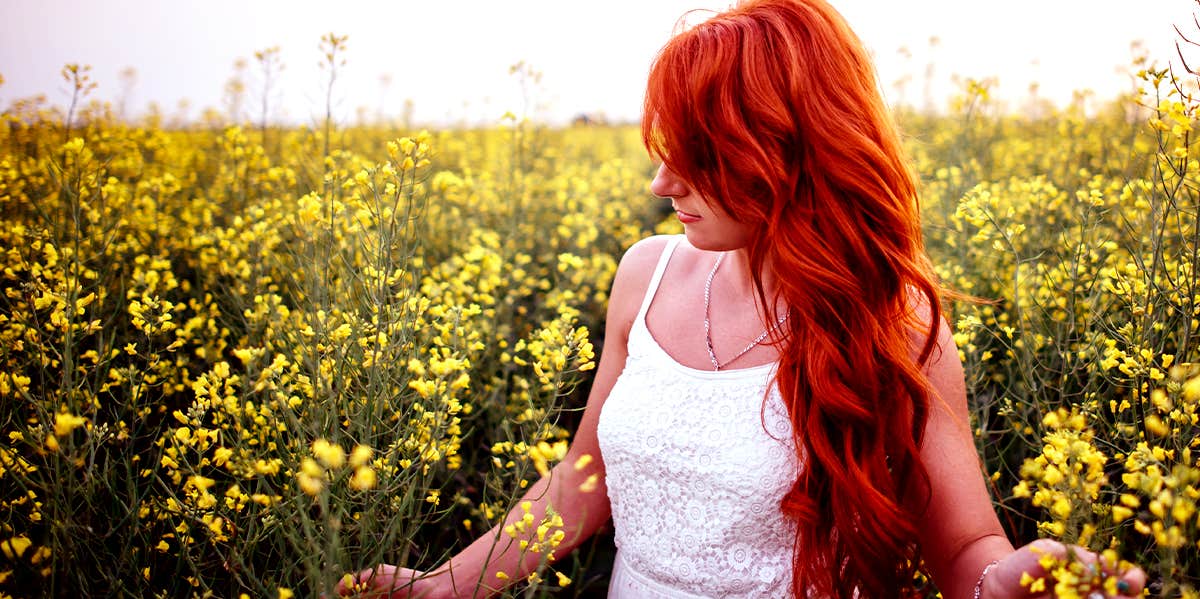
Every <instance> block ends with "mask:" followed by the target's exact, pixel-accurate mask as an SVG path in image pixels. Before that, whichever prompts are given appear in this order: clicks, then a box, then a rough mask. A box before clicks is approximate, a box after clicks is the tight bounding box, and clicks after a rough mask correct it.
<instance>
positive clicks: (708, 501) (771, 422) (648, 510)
mask: <svg viewBox="0 0 1200 599" xmlns="http://www.w3.org/2000/svg"><path fill="white" fill-rule="evenodd" d="M681 239H682V236H679V237H676V238H675V239H673V240H671V242H670V243H669V244H668V245H667V247H666V249H665V250H664V251H663V255H662V258H660V260H659V263H658V267H657V268H656V269H655V272H654V275H653V277H652V278H651V280H650V286H649V288H648V289H647V291H646V298H645V300H643V302H642V306H641V309H640V310H639V312H638V315H637V318H636V319H635V320H634V322H633V327H632V329H631V330H630V332H629V358H628V361H627V362H626V363H625V370H624V371H623V372H622V373H621V375H620V377H619V378H618V379H617V381H616V384H615V385H614V386H613V389H612V392H611V393H610V395H609V397H608V399H607V400H606V401H605V404H604V408H603V410H602V412H601V414H600V421H599V425H598V426H599V428H598V435H599V440H600V451H601V454H602V455H603V457H604V464H605V469H606V471H607V480H606V482H607V484H608V496H609V500H610V501H611V503H612V515H613V523H614V527H615V542H616V545H617V548H618V551H617V558H616V563H615V565H614V569H613V576H612V579H611V581H610V583H609V594H608V596H609V599H633V598H636V599H659V598H661V599H676V598H685V597H764V598H765V597H770V598H773V599H774V598H779V597H785V596H789V595H790V588H791V580H792V578H791V572H792V544H793V542H794V540H795V534H796V533H795V527H794V525H792V524H791V523H790V521H788V520H787V519H785V518H784V517H783V515H782V513H781V512H780V509H779V502H780V499H782V498H783V496H784V494H785V493H786V492H787V490H788V489H789V488H790V486H791V485H792V483H793V481H794V480H795V478H796V474H797V468H798V461H797V458H796V452H795V448H794V443H793V441H792V438H791V431H792V429H791V424H790V421H789V420H788V417H787V411H786V408H785V407H784V406H783V403H782V401H781V400H780V397H779V394H778V391H777V390H776V389H775V388H774V386H773V385H772V386H771V395H770V398H769V400H768V401H767V403H766V409H765V411H764V410H763V398H764V397H765V396H766V393H767V387H768V385H769V384H770V382H771V379H772V374H773V368H774V365H773V364H766V365H763V366H758V367H753V368H743V369H735V370H722V371H719V372H715V371H706V370H697V369H695V368H690V367H687V366H684V365H682V364H680V363H678V362H676V361H675V360H674V359H673V358H671V356H670V355H668V354H667V353H666V351H664V350H663V349H662V347H661V346H660V345H659V344H658V343H657V342H656V341H655V340H654V338H653V337H652V336H651V335H650V331H649V329H647V328H646V320H645V318H646V311H647V309H648V307H649V306H650V303H651V301H652V300H653V298H654V295H655V291H656V290H657V289H658V284H659V281H660V280H661V279H662V275H663V272H664V271H665V270H666V265H667V263H668V261H669V260H670V256H671V254H672V252H673V251H674V249H675V247H676V246H677V245H678V243H679V241H680V240H681ZM764 424H765V430H764Z"/></svg>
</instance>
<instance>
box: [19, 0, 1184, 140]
mask: <svg viewBox="0 0 1200 599" xmlns="http://www.w3.org/2000/svg"><path fill="white" fill-rule="evenodd" d="M831 1H832V3H833V5H834V6H835V7H837V8H838V10H840V11H841V12H842V13H843V14H844V15H845V16H846V18H847V20H848V21H849V22H850V24H851V26H852V27H854V29H855V30H856V31H857V32H858V34H859V36H860V37H861V38H862V39H863V41H864V42H865V43H866V44H867V46H868V47H869V48H870V49H871V50H872V51H873V53H874V54H875V56H876V60H877V67H878V70H879V77H880V81H881V87H882V88H883V89H884V91H885V93H886V94H887V96H888V99H889V101H892V102H899V101H907V102H909V103H915V104H918V105H922V104H923V103H924V97H925V93H924V89H925V83H924V81H925V75H926V72H927V65H929V64H930V63H932V64H933V78H932V80H931V83H930V85H929V90H930V92H931V95H932V96H933V100H934V102H935V103H936V104H937V105H939V106H940V105H944V103H945V99H946V97H947V95H948V93H949V92H950V91H951V90H952V89H953V85H952V84H951V83H950V80H951V76H952V75H958V76H961V77H974V78H984V77H996V78H998V79H999V87H998V89H997V93H998V95H999V96H1000V97H1002V98H1007V99H1009V100H1010V101H1011V102H1012V103H1013V104H1017V103H1019V102H1020V101H1021V100H1023V99H1024V98H1026V97H1027V96H1028V90H1029V85H1030V83H1032V82H1035V81H1036V82H1037V83H1038V85H1039V92H1038V93H1039V95H1040V96H1041V97H1044V98H1049V99H1052V100H1055V101H1057V102H1059V103H1060V104H1061V103H1065V102H1067V101H1069V99H1070V97H1071V92H1072V91H1073V90H1077V89H1083V88H1089V89H1092V90H1094V91H1095V92H1097V94H1098V95H1100V96H1103V97H1107V96H1111V95H1113V94H1116V93H1117V92H1119V91H1123V90H1125V89H1128V88H1129V87H1130V86H1131V82H1130V78H1129V75H1128V74H1127V73H1126V71H1127V70H1128V65H1129V63H1130V60H1131V56H1132V54H1131V51H1130V43H1131V42H1132V41H1134V40H1142V41H1144V42H1145V45H1146V47H1147V48H1148V49H1149V52H1150V55H1151V56H1152V57H1154V58H1156V59H1157V60H1158V61H1159V62H1160V63H1161V64H1167V63H1168V62H1172V63H1178V58H1176V55H1175V40H1176V37H1177V36H1176V33H1175V31H1174V29H1173V26H1175V25H1179V26H1180V28H1181V29H1183V30H1184V31H1185V32H1196V27H1195V25H1194V24H1193V23H1192V12H1193V10H1194V9H1196V8H1197V5H1196V3H1195V2H1194V1H1192V0H1139V1H1133V0H1008V1H1005V2H996V1H994V0H991V1H986V2H985V1H982V0H908V1H882V0H831ZM728 4H729V1H728V0H723V1H713V0H609V1H607V2H582V1H577V0H509V1H502V0H470V1H468V0H444V1H438V0H423V1H421V2H417V1H414V0H392V1H383V0H346V1H343V2H339V3H333V2H318V1H316V0H290V1H289V0H240V1H233V0H171V1H167V0H122V1H112V2H100V1H97V0H0V75H2V76H3V77H4V80H5V81H4V83H3V84H2V85H0V109H3V108H5V107H7V106H8V105H9V104H10V102H11V101H12V100H14V99H16V98H22V97H28V96H31V95H34V94H38V93H44V94H46V95H47V97H48V98H49V100H50V101H51V102H52V103H54V104H58V105H63V106H65V105H66V104H67V103H68V102H69V99H70V98H69V95H68V94H67V92H66V86H65V84H64V83H63V82H62V79H61V77H60V75H59V71H60V69H61V68H62V66H63V65H64V64H66V63H72V62H74V63H80V64H90V65H92V72H91V75H92V78H93V79H94V80H95V81H97V82H98V84H99V87H98V88H97V89H96V91H95V92H94V93H93V95H94V97H96V98H100V99H106V100H112V101H114V102H115V101H116V100H117V99H118V98H119V97H120V96H121V95H122V91H121V89H122V84H121V77H120V75H119V73H120V72H121V71H122V70H123V69H125V68H127V67H132V68H133V69H135V70H136V73H137V78H136V82H135V83H134V85H133V87H132V88H131V90H130V92H129V93H128V94H127V100H126V105H127V106H128V110H129V112H130V113H132V114H138V113H141V112H143V111H144V110H145V108H146V106H147V103H149V102H152V101H153V102H157V103H158V104H159V105H160V106H161V107H162V109H163V111H164V112H165V113H167V114H168V115H171V114H174V113H176V112H177V110H178V108H177V107H178V103H179V101H180V100H181V99H183V98H186V99H188V100H189V102H190V106H191V107H190V109H189V111H188V114H189V115H190V116H191V117H192V118H195V117H197V116H198V115H199V113H200V110H201V109H202V108H204V107H209V106H211V107H221V106H222V105H223V104H222V95H223V88H224V85H225V82H226V80H228V79H229V78H230V77H231V76H232V75H233V73H234V68H233V65H234V62H235V61H236V60H237V59H238V58H245V59H247V62H248V65H247V67H246V70H245V80H246V83H247V86H248V90H247V95H246V101H247V104H248V108H249V112H250V115H251V116H252V117H253V118H257V116H258V112H259V102H260V98H261V96H262V91H261V77H260V73H259V69H258V65H257V64H256V63H255V61H254V58H253V55H254V52H255V51H256V50H262V49H265V48H268V47H271V46H279V47H280V53H281V58H282V62H283V63H284V65H285V69H284V71H283V72H282V73H281V75H280V77H279V80H278V83H277V84H276V86H275V88H274V92H273V95H272V104H273V105H274V106H276V107H277V108H276V109H272V111H271V112H272V113H273V116H274V117H276V118H283V119H286V120H288V121H290V122H315V120H316V118H317V116H318V115H320V114H323V112H324V91H323V87H322V83H321V77H322V72H321V70H320V69H319V68H318V66H317V63H318V62H319V60H320V58H321V57H320V53H319V51H318V42H319V40H320V37H321V35H323V34H325V33H328V32H333V33H336V34H338V35H348V36H349V40H348V42H347V52H346V54H345V58H346V60H347V64H346V65H345V66H344V67H342V68H341V72H340V74H339V79H338V81H337V83H336V84H335V88H334V97H335V99H336V100H337V102H336V105H335V116H337V117H338V118H339V120H341V121H342V122H352V121H353V120H354V119H355V115H356V112H357V109H358V108H359V107H363V108H364V109H365V110H366V112H367V114H369V115H371V116H374V115H375V114H377V113H380V112H382V113H383V114H385V115H393V116H395V115H399V114H400V113H401V110H402V107H403V104H404V100H405V99H411V100H412V101H413V108H414V117H415V119H416V120H417V121H419V122H425V123H431V124H438V123H445V122H467V123H472V124H480V123H493V122H496V121H497V120H498V119H499V117H500V116H501V115H502V114H503V113H504V112H505V111H509V110H511V111H513V112H515V113H518V114H519V113H521V111H522V103H523V102H522V96H521V92H520V86H519V85H518V83H517V81H516V79H515V78H514V77H512V76H511V75H510V74H509V66H510V65H512V64H514V63H516V62H517V61H524V62H525V63H527V64H529V65H530V66H531V67H532V68H533V69H534V70H536V71H539V72H541V73H542V79H541V84H540V86H538V87H537V88H534V89H533V93H534V99H535V102H536V103H537V104H539V105H541V108H540V109H538V110H537V111H536V112H534V113H532V116H537V117H540V118H543V119H546V120H550V121H552V122H562V121H565V120H568V119H569V118H570V117H571V116H573V115H575V114H579V113H585V112H586V113H597V112H603V113H606V114H607V115H609V116H610V117H612V118H615V119H624V120H636V119H637V118H638V115H639V111H640V105H641V96H642V91H643V84H644V80H645V76H646V71H647V69H648V65H649V63H650V61H651V59H652V58H653V56H654V54H655V52H656V51H657V50H658V48H659V47H661V45H662V44H663V43H664V42H665V41H666V40H667V38H668V37H669V36H670V34H671V31H672V29H673V27H674V25H675V23H676V20H677V19H678V18H679V17H680V16H681V15H682V14H683V13H685V12H686V11H687V10H689V9H693V8H696V9H720V8H723V7H725V6H728ZM1196 33H1197V35H1196V39H1200V32H1196ZM935 36H936V37H937V38H938V39H939V43H938V44H937V45H936V47H933V48H931V47H930V43H929V40H930V38H931V37H935ZM900 48H907V49H908V52H909V54H910V55H911V57H910V58H907V59H906V58H903V57H902V54H901V53H900V51H899V50H900ZM1197 62H1200V61H1197ZM385 75H386V76H388V77H390V80H391V83H390V85H388V86H387V87H386V88H385V87H384V86H383V85H381V78H382V77H383V76H385ZM906 76H907V77H910V78H911V81H910V83H909V84H908V86H907V89H906V91H905V92H904V93H903V94H901V93H900V92H899V91H898V90H897V89H896V88H895V87H894V86H893V82H895V81H896V80H898V79H901V78H903V77H906Z"/></svg>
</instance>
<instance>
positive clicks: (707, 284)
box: [704, 252, 791, 370]
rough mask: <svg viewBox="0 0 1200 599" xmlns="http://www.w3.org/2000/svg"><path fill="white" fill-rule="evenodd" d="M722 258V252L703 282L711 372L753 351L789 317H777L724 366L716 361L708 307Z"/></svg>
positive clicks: (706, 340)
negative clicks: (714, 278) (769, 326)
mask: <svg viewBox="0 0 1200 599" xmlns="http://www.w3.org/2000/svg"><path fill="white" fill-rule="evenodd" d="M724 257H725V254H724V253H723V252H722V253H721V254H720V255H719V256H717V261H716V262H714V263H713V267H712V272H709V273H708V279H707V280H706V281H704V343H705V345H707V346H708V359H709V360H712V365H713V370H720V369H721V367H722V366H728V365H729V364H731V363H733V361H734V360H737V359H738V358H740V357H742V356H744V355H746V352H748V351H750V350H752V349H754V348H755V347H757V346H758V344H760V343H762V342H763V340H764V339H766V338H767V335H770V334H771V333H772V332H774V331H775V330H776V329H778V328H779V327H781V326H783V323H784V321H786V320H787V319H788V316H791V314H790V313H788V314H784V315H783V316H781V317H779V320H778V321H776V322H775V325H774V326H772V327H771V328H769V329H767V330H765V331H763V332H762V334H761V335H759V336H758V337H757V338H756V339H755V340H754V341H751V342H750V345H747V346H746V348H745V349H743V350H742V351H740V352H738V353H737V355H736V356H734V357H732V358H729V359H728V360H726V361H725V364H721V363H720V362H719V361H717V354H716V353H714V352H713V342H712V334H711V333H710V332H709V322H708V306H709V303H710V299H711V291H712V282H713V277H715V276H716V275H717V269H718V268H720V267H721V259H722V258H724Z"/></svg>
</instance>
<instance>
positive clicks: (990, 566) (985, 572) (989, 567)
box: [971, 560, 1000, 599]
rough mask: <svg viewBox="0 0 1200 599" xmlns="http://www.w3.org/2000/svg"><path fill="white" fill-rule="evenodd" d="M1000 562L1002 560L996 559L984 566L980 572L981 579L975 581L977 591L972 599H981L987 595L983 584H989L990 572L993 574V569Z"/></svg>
mask: <svg viewBox="0 0 1200 599" xmlns="http://www.w3.org/2000/svg"><path fill="white" fill-rule="evenodd" d="M999 563H1000V560H994V561H992V562H991V563H990V564H988V565H986V566H984V567H983V571H982V572H980V573H979V580H976V581H975V591H974V592H973V593H972V595H971V599H981V598H983V597H986V594H985V593H984V592H983V586H984V585H985V584H987V578H988V574H991V572H992V569H994V568H995V567H996V564H999Z"/></svg>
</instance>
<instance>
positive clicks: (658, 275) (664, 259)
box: [635, 235, 683, 322]
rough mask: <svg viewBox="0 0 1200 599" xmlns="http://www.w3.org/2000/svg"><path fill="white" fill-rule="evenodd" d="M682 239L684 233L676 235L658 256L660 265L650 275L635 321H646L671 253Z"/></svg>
mask: <svg viewBox="0 0 1200 599" xmlns="http://www.w3.org/2000/svg"><path fill="white" fill-rule="evenodd" d="M682 239H683V235H675V236H673V237H671V239H670V241H668V242H667V245H666V247H664V248H663V252H662V256H660V257H659V258H658V266H655V267H654V275H653V276H651V277H650V284H649V285H648V286H647V287H646V296H645V297H644V298H642V307H641V308H640V309H638V314H637V319H636V320H635V322H637V321H642V322H645V318H646V312H647V311H648V310H650V302H652V301H654V294H655V293H657V292H658V284H659V283H660V282H662V278H663V273H664V272H666V271H667V263H668V262H670V261H671V254H674V253H675V248H676V247H678V246H679V242H680V241H681V240H682Z"/></svg>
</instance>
